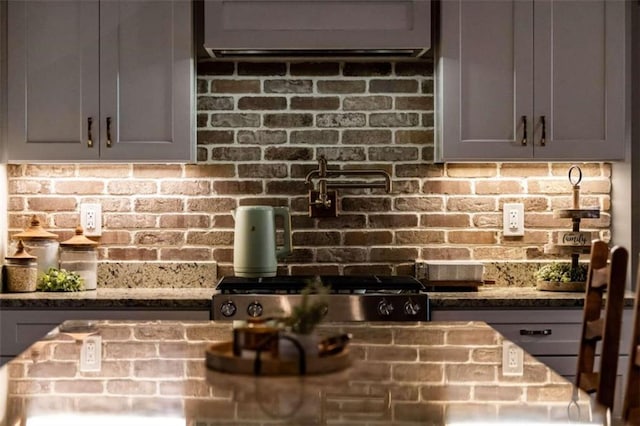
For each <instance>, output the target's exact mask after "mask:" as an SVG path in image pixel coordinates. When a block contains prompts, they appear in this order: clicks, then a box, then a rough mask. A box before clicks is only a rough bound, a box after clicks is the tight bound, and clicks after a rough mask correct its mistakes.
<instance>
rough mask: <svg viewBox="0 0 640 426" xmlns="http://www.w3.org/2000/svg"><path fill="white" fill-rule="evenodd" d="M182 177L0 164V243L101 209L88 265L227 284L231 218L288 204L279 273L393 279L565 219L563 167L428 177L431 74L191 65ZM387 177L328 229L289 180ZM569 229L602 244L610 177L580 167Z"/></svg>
mask: <svg viewBox="0 0 640 426" xmlns="http://www.w3.org/2000/svg"><path fill="white" fill-rule="evenodd" d="M197 109H198V111H197V126H198V132H197V139H198V141H197V158H198V161H197V164H23V165H9V166H8V169H7V173H8V181H9V199H8V208H9V234H14V233H16V232H18V231H20V230H22V229H23V228H24V227H25V226H26V224H27V221H28V218H29V217H30V215H32V214H34V213H35V214H38V215H39V216H40V218H41V220H42V221H43V223H44V225H45V226H46V228H48V229H50V230H52V231H54V232H57V233H59V234H60V236H61V239H66V238H68V237H69V236H70V235H71V234H72V231H73V229H74V227H75V226H76V224H77V223H78V221H79V216H78V212H79V206H80V203H83V202H99V203H101V204H102V209H103V226H104V230H103V236H102V237H101V238H100V239H99V242H100V255H101V258H102V259H103V260H114V261H116V260H118V261H121V260H126V261H209V260H215V261H217V262H218V264H219V271H218V275H224V274H228V273H232V261H233V225H234V222H233V219H232V217H231V209H233V208H235V207H237V206H238V205H247V204H269V205H280V206H289V207H290V209H291V211H292V214H293V218H292V219H293V230H294V231H293V232H294V234H293V240H294V246H295V250H294V253H293V254H292V255H291V256H289V257H288V258H287V259H286V260H285V261H284V262H283V263H282V264H281V271H280V272H282V273H305V274H306V273H316V272H319V273H327V274H332V273H371V272H376V273H381V274H387V273H409V272H411V271H412V265H413V261H414V260H415V259H465V260H467V259H473V260H479V261H483V262H490V261H495V260H501V261H502V260H514V261H535V260H541V259H549V258H551V257H550V256H549V255H545V254H544V253H543V246H544V244H546V243H550V242H553V239H554V235H555V234H554V233H555V232H556V231H558V230H569V229H570V226H571V224H570V222H569V221H568V220H564V219H554V217H553V209H557V208H567V207H569V206H570V204H571V186H570V184H569V183H568V180H567V170H568V167H569V166H570V165H569V164H567V163H447V164H433V140H434V129H433V122H434V120H433V113H434V99H433V65H432V64H431V63H430V62H428V61H424V62H399V63H338V62H336V63H229V62H215V61H204V62H200V63H199V64H198V79H197ZM320 155H324V156H325V157H326V158H327V159H328V161H329V165H330V167H344V168H349V167H367V168H381V169H384V170H386V171H388V172H389V173H390V174H391V176H392V180H393V186H394V191H393V193H391V194H386V193H384V191H382V190H339V216H338V217H337V218H329V219H312V218H309V216H308V214H307V209H308V205H307V197H308V196H307V193H306V190H307V189H306V187H305V185H304V176H305V175H306V173H307V172H309V171H310V170H312V169H314V168H316V164H317V163H316V161H317V158H318V157H319V156H320ZM581 167H582V170H583V174H584V176H585V177H584V179H583V182H582V184H581V191H582V206H583V207H590V208H599V209H601V210H602V215H601V218H600V219H597V220H585V221H584V222H583V223H582V228H583V229H585V230H591V231H594V233H595V234H594V235H598V236H600V237H604V238H606V237H607V236H608V232H609V227H610V223H611V217H610V209H611V202H610V201H611V200H610V197H611V165H610V164H608V163H583V164H581ZM505 202H522V203H524V205H525V212H526V215H525V226H526V228H527V231H526V233H525V236H524V237H504V236H503V234H502V204H503V203H505Z"/></svg>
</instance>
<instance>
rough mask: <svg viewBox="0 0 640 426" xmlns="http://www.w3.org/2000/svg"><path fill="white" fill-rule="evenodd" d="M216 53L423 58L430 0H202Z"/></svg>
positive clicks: (208, 43)
mask: <svg viewBox="0 0 640 426" xmlns="http://www.w3.org/2000/svg"><path fill="white" fill-rule="evenodd" d="M204 47H205V49H206V51H207V52H208V53H209V55H211V56H212V57H215V58H256V57H258V58H259V57H265V58H290V57H293V58H300V57H307V58H315V59H323V58H327V59H328V58H347V57H355V58H369V57H370V58H419V57H422V56H424V55H425V54H426V53H427V52H428V51H429V49H430V47H431V0H204Z"/></svg>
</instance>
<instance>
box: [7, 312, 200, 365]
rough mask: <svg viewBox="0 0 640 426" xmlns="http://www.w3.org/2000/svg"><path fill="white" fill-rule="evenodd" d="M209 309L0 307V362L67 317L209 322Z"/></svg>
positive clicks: (79, 318)
mask: <svg viewBox="0 0 640 426" xmlns="http://www.w3.org/2000/svg"><path fill="white" fill-rule="evenodd" d="M209 317H210V313H209V311H208V310H138V309H120V310H115V309H114V310H31V309H2V310H0V324H1V327H0V365H2V364H4V363H5V362H8V361H10V360H11V359H12V358H13V357H15V356H17V355H19V354H20V353H22V351H24V350H25V349H26V348H28V347H29V346H30V345H31V344H32V343H33V342H35V341H37V340H38V339H40V338H42V337H43V336H45V335H46V334H47V333H48V332H49V331H51V330H53V329H54V328H55V327H57V326H58V325H60V324H61V323H62V322H64V321H67V320H131V321H157V320H176V321H208V320H209Z"/></svg>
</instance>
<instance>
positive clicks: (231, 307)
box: [220, 300, 238, 317]
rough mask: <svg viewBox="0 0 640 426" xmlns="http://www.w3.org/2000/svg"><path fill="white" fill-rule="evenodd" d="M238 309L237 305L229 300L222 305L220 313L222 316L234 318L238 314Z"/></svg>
mask: <svg viewBox="0 0 640 426" xmlns="http://www.w3.org/2000/svg"><path fill="white" fill-rule="evenodd" d="M237 309H238V308H236V304H235V303H233V302H232V301H231V300H227V301H226V302H224V303H223V304H222V305H220V312H222V315H224V316H225V317H232V316H233V314H235V313H236V310H237Z"/></svg>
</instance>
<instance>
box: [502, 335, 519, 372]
mask: <svg viewBox="0 0 640 426" xmlns="http://www.w3.org/2000/svg"><path fill="white" fill-rule="evenodd" d="M523 373H524V351H523V349H522V348H521V347H520V346H518V345H516V344H515V343H513V342H510V341H508V340H504V341H503V342H502V375H503V376H522V375H523Z"/></svg>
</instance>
